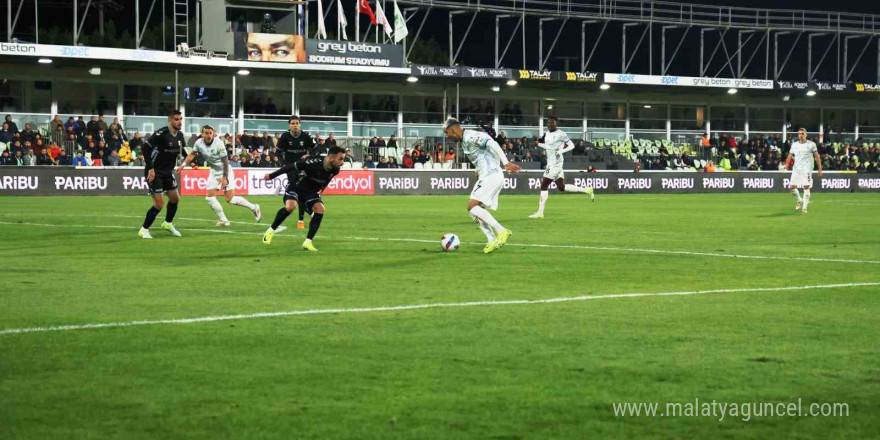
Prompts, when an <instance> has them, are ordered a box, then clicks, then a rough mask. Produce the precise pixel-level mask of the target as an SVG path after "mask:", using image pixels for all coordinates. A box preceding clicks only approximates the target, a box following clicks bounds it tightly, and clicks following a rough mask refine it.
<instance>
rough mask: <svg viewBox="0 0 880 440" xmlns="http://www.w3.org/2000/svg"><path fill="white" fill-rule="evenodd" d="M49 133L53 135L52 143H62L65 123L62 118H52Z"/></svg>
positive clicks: (57, 116) (56, 116)
mask: <svg viewBox="0 0 880 440" xmlns="http://www.w3.org/2000/svg"><path fill="white" fill-rule="evenodd" d="M49 132H50V133H52V135H51V136H50V138H51V139H50V140H51V141H52V142H61V139H63V138H62V136H64V121H62V120H61V116H59V115H55V117H54V118H52V121H51V122H49Z"/></svg>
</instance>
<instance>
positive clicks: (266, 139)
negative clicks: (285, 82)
mask: <svg viewBox="0 0 880 440" xmlns="http://www.w3.org/2000/svg"><path fill="white" fill-rule="evenodd" d="M269 99H272V98H269ZM263 147H264V148H268V149H272V148H275V138H274V137H272V136H269V132H268V131H264V132H263Z"/></svg>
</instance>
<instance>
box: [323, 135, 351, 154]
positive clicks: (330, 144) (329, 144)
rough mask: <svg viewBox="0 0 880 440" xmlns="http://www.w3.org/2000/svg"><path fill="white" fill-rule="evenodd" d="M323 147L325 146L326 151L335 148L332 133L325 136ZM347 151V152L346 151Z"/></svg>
mask: <svg viewBox="0 0 880 440" xmlns="http://www.w3.org/2000/svg"><path fill="white" fill-rule="evenodd" d="M324 145H326V146H327V149H330V148H333V147H335V146H336V138H334V137H333V133H330V134H329V135H327V142H324ZM346 151H348V150H346Z"/></svg>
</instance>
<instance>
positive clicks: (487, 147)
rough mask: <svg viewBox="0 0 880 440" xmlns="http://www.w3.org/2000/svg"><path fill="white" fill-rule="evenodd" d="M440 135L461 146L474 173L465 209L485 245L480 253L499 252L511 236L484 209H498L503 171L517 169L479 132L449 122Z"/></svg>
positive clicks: (517, 169) (487, 136)
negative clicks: (443, 134)
mask: <svg viewBox="0 0 880 440" xmlns="http://www.w3.org/2000/svg"><path fill="white" fill-rule="evenodd" d="M443 133H445V134H446V136H448V137H449V138H450V139H452V140H454V141H460V142H461V149H462V151H464V153H465V154H466V155H467V157H468V159H469V160H470V161H471V164H472V165H473V166H474V168H476V170H477V176H478V178H477V184H476V185H475V186H474V189H473V190H472V191H471V195H470V200H468V205H467V209H468V212H469V213H470V215H471V218H473V219H474V221H475V222H477V225H478V226H479V227H480V230H481V231H483V234H485V235H486V239H487V240H488V241H489V242H488V243H487V244H486V247H485V248H483V253H486V254H488V253H490V252H493V251H495V250H497V249H500V248H501V247H502V246H504V244H505V243H507V240H508V239H509V238H510V236H511V235H513V232H511V231H510V229H507V228H505V227H504V226H501V223H498V220H495V218H494V217H492V214H491V213H490V212H489V211H487V210H486V208H490V209H492V210H496V209H498V194H500V193H501V187H502V186H503V185H504V171H505V170H506V171H510V172H513V173H515V172H517V171H519V170H520V168H519V166H517V165H516V164H514V163H511V162H509V161H508V160H507V157H506V156H505V155H504V150H502V149H501V146H500V145H498V142H496V141H495V140H494V139H492V136H489V134H487V133H485V132H483V131H476V130H465V129H463V128H462V127H461V124H460V123H459V122H458V120H456V119H454V118H449V119H448V120H446V123H445V124H443ZM502 165H503V168H502Z"/></svg>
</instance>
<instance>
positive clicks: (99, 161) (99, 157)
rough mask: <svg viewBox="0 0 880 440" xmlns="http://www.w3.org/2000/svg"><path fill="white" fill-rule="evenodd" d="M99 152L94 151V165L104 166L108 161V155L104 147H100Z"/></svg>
mask: <svg viewBox="0 0 880 440" xmlns="http://www.w3.org/2000/svg"><path fill="white" fill-rule="evenodd" d="M97 153H98V154H95V153H92V166H96V167H102V166H104V165H105V162H106V161H107V156H106V154H105V153H104V150H103V149H98V150H97Z"/></svg>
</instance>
